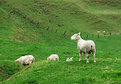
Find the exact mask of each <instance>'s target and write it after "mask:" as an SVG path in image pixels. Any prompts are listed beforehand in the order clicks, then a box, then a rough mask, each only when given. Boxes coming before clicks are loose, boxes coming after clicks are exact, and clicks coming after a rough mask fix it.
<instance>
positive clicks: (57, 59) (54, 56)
mask: <svg viewBox="0 0 121 84" xmlns="http://www.w3.org/2000/svg"><path fill="white" fill-rule="evenodd" d="M47 60H55V61H59V56H58V55H57V54H51V55H50V56H49V57H48V58H47Z"/></svg>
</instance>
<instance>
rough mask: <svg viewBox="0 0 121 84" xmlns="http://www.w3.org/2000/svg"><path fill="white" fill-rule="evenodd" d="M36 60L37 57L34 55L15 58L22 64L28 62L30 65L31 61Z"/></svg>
mask: <svg viewBox="0 0 121 84" xmlns="http://www.w3.org/2000/svg"><path fill="white" fill-rule="evenodd" d="M34 60H35V58H34V57H33V56H32V55H25V56H22V57H20V58H18V59H17V60H15V62H18V63H20V64H22V65H27V64H28V65H30V64H31V63H33V62H34Z"/></svg>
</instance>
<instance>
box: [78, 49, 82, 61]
mask: <svg viewBox="0 0 121 84" xmlns="http://www.w3.org/2000/svg"><path fill="white" fill-rule="evenodd" d="M79 54H80V58H79V61H81V54H82V52H81V51H79Z"/></svg>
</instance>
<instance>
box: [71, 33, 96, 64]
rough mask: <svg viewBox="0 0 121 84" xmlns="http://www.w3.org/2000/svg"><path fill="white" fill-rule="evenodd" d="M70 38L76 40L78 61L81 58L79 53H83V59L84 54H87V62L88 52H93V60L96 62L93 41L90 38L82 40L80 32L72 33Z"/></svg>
mask: <svg viewBox="0 0 121 84" xmlns="http://www.w3.org/2000/svg"><path fill="white" fill-rule="evenodd" d="M71 40H76V41H77V48H78V50H79V53H80V59H79V61H80V60H81V53H84V60H85V55H87V63H89V60H88V59H89V57H88V54H90V53H93V56H94V62H96V61H95V52H96V49H95V43H94V42H93V41H92V40H83V39H82V38H81V37H80V33H78V34H74V35H73V36H72V37H71Z"/></svg>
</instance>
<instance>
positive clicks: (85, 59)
mask: <svg viewBox="0 0 121 84" xmlns="http://www.w3.org/2000/svg"><path fill="white" fill-rule="evenodd" d="M85 56H86V54H85V52H84V60H86V57H85Z"/></svg>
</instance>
